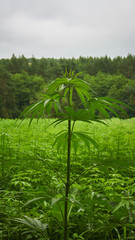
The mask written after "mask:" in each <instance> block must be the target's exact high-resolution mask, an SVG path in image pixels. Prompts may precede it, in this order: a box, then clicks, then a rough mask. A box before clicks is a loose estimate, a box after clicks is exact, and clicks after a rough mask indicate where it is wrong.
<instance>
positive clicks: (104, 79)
mask: <svg viewBox="0 0 135 240" xmlns="http://www.w3.org/2000/svg"><path fill="white" fill-rule="evenodd" d="M65 69H67V70H69V69H71V70H74V69H75V73H78V72H84V74H83V76H82V77H83V79H86V80H87V81H88V82H90V83H91V85H92V88H93V90H94V91H95V92H96V93H97V96H98V97H100V96H101V97H102V96H108V97H114V98H115V99H117V100H122V101H124V102H125V103H127V104H128V105H129V106H131V107H132V109H133V110H128V114H129V116H130V117H133V116H135V56H132V55H128V56H127V57H125V58H122V57H116V58H114V59H111V58H109V57H107V56H105V57H101V58H92V57H87V58H85V57H80V58H79V59H74V58H72V59H64V58H61V59H50V58H42V59H36V58H34V57H33V58H30V59H27V58H25V57H24V56H21V57H19V58H17V57H15V56H14V55H13V56H12V58H11V59H1V60H0V117H1V118H16V117H18V116H19V115H20V113H21V112H22V110H23V109H24V108H25V107H26V106H28V105H29V104H30V103H32V102H35V100H38V99H39V98H40V94H39V92H40V93H41V92H42V93H44V92H45V88H46V84H47V83H48V82H50V81H52V80H54V79H56V78H57V77H60V76H61V75H62V72H65ZM126 110H127V109H126Z"/></svg>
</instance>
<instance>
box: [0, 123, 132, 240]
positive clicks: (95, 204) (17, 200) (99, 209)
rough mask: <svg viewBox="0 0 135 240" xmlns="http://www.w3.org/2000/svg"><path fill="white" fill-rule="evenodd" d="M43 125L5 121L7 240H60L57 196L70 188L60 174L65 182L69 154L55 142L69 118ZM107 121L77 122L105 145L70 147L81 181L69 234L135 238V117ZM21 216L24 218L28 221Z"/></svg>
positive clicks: (1, 127) (0, 150) (1, 219)
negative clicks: (56, 124)
mask: <svg viewBox="0 0 135 240" xmlns="http://www.w3.org/2000/svg"><path fill="white" fill-rule="evenodd" d="M39 123H40V124H37V123H36V121H35V120H34V123H33V125H31V127H30V128H28V122H23V123H22V124H21V125H20V127H17V126H15V121H14V120H8V119H7V120H3V119H1V120H0V132H1V134H0V163H1V165H0V168H1V171H0V175H1V186H0V188H1V190H0V201H1V209H0V234H1V239H2V240H7V239H8V240H11V239H16V240H20V239H21V240H23V239H26V240H27V239H30V240H32V239H35V240H36V239H56V240H57V239H58V240H60V239H61V233H62V217H61V212H60V210H59V204H60V202H59V199H60V198H61V197H62V196H63V191H64V188H63V184H62V181H61V179H60V178H58V175H57V171H59V174H60V176H62V178H63V179H65V177H66V176H65V174H66V172H65V169H66V156H65V155H64V154H63V153H62V151H61V150H59V153H58V152H57V151H56V148H55V147H53V148H52V144H53V142H54V139H55V135H56V134H57V133H58V131H59V130H61V131H62V130H63V129H64V128H65V123H64V122H63V123H62V124H61V125H60V127H59V126H57V127H56V128H53V127H52V126H50V127H49V128H48V125H49V124H51V123H52V120H39ZM107 123H108V124H109V127H108V126H106V125H100V124H99V123H94V124H93V125H89V124H87V123H85V124H83V123H79V122H78V123H77V124H76V126H75V130H76V131H77V130H79V131H80V130H82V131H86V132H87V133H90V135H91V136H92V137H93V139H94V140H95V141H96V142H97V143H98V145H99V147H98V149H96V148H94V146H93V145H90V148H86V146H85V145H84V143H83V142H82V143H80V144H79V146H78V152H77V153H74V151H73V152H72V159H73V161H72V163H71V169H72V171H71V179H72V181H73V182H74V180H75V179H76V182H74V184H73V186H72V189H71V196H70V198H71V199H70V210H71V212H70V219H71V221H70V239H76V240H79V239H85V240H86V239H88V240H90V239H92V240H103V239H106V240H108V239H109V240H117V239H134V238H135V232H134V229H135V200H134V197H135V162H134V159H135V152H134V145H135V129H134V125H135V119H134V118H132V119H127V120H122V121H120V120H118V119H112V120H111V121H109V120H108V122H107ZM43 159H46V161H43ZM50 163H51V166H52V167H53V168H54V169H55V171H54V169H53V168H50V166H49V165H50ZM85 170H86V172H85V174H84V175H82V177H81V178H80V177H79V178H77V177H78V176H79V175H80V174H81V173H82V172H83V171H85ZM34 199H35V200H34ZM26 215H27V217H23V216H26ZM28 217H29V218H28ZM15 218H24V225H19V224H18V222H16V221H14V219H15ZM34 218H35V219H34ZM28 223H29V225H31V227H33V228H32V229H31V228H28ZM41 223H42V224H41ZM35 227H36V229H37V227H38V230H39V231H38V232H37V231H36V232H35ZM22 233H24V234H23V235H22Z"/></svg>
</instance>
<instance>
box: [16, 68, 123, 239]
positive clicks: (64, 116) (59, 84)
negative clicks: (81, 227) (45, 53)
mask: <svg viewBox="0 0 135 240" xmlns="http://www.w3.org/2000/svg"><path fill="white" fill-rule="evenodd" d="M79 75H80V73H79V74H77V75H75V74H74V71H73V72H71V71H70V72H69V73H68V72H66V73H65V74H64V75H63V77H62V78H57V79H56V80H55V81H53V82H51V83H50V84H49V85H48V88H47V92H46V94H45V95H43V99H42V100H40V101H38V102H37V103H36V104H33V105H32V106H29V107H28V108H27V109H26V110H25V111H24V112H23V113H22V114H21V116H20V118H23V119H25V118H28V117H30V124H31V123H32V120H33V119H34V118H37V120H38V119H39V118H41V117H46V118H54V122H53V124H54V125H55V126H56V125H58V124H61V123H62V122H64V121H66V122H67V129H66V130H63V131H60V132H59V133H58V135H57V137H56V139H55V142H54V144H56V145H57V149H59V148H61V147H62V148H63V149H67V151H66V153H67V163H66V164H67V165H66V166H67V167H66V180H63V179H62V178H61V177H60V178H61V180H62V181H63V183H64V185H65V197H64V223H63V231H64V233H63V239H64V240H67V239H69V234H68V204H69V201H70V200H69V193H70V187H71V186H72V184H73V183H74V182H75V180H74V181H71V178H70V173H71V145H72V147H73V148H74V149H75V151H76V150H77V148H78V145H79V142H80V141H83V142H84V143H85V144H86V145H87V146H89V144H90V143H92V144H94V146H95V147H97V143H96V142H95V141H94V139H93V138H92V137H91V136H90V135H89V133H86V132H83V131H75V130H74V126H75V124H76V122H77V121H81V122H87V123H92V122H93V121H95V122H98V123H102V124H105V123H104V121H103V120H102V119H101V118H100V117H99V115H100V116H101V115H102V116H103V117H104V118H106V119H110V115H109V113H108V112H110V113H111V114H113V115H114V116H116V117H119V115H118V112H122V113H123V114H126V112H125V110H124V109H123V108H122V107H121V104H123V103H121V102H120V101H117V100H114V99H111V98H107V97H104V98H103V97H102V98H101V97H97V98H94V97H92V95H93V93H92V92H93V90H92V89H91V87H90V84H89V83H87V82H85V81H83V80H82V79H81V78H79ZM91 94H92V95H91ZM74 95H75V96H76V97H78V101H79V104H78V101H77V104H76V103H75V100H74ZM81 176H82V175H81ZM77 179H78V177H77V178H76V180H77Z"/></svg>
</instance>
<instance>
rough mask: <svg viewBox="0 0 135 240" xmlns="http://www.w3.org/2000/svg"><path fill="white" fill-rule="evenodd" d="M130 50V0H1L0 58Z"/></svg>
mask: <svg viewBox="0 0 135 240" xmlns="http://www.w3.org/2000/svg"><path fill="white" fill-rule="evenodd" d="M13 53H14V54H15V55H16V56H17V57H18V56H21V55H24V56H25V57H32V56H34V57H36V58H41V57H54V58H60V57H61V58H72V57H75V58H78V57H80V56H83V57H87V56H88V57H89V56H92V57H101V56H105V55H107V56H109V57H112V58H114V57H117V56H127V55H128V54H129V53H131V54H133V55H135V0H0V58H10V57H11V56H12V54H13Z"/></svg>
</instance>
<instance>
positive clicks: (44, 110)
mask: <svg viewBox="0 0 135 240" xmlns="http://www.w3.org/2000/svg"><path fill="white" fill-rule="evenodd" d="M45 97H48V98H47V99H46V98H44V99H43V100H41V101H39V102H37V103H36V104H33V105H31V106H29V107H27V108H26V109H25V110H24V111H23V112H22V114H21V115H20V117H19V119H22V121H23V120H24V119H25V118H27V117H30V123H29V125H30V124H31V122H32V120H33V119H34V118H35V117H36V118H37V120H39V118H40V117H42V116H43V115H44V116H45V115H47V116H50V114H51V110H52V109H53V110H54V111H55V113H56V115H57V114H58V112H61V111H62V109H61V105H60V102H59V99H60V95H58V94H54V95H53V96H48V95H45Z"/></svg>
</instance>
